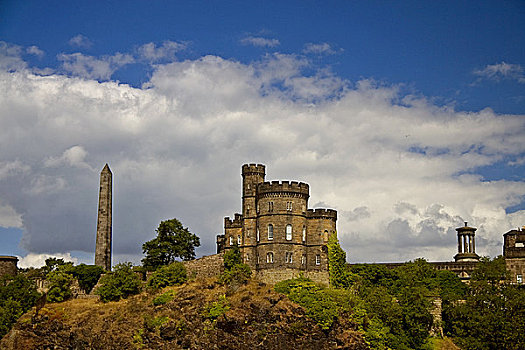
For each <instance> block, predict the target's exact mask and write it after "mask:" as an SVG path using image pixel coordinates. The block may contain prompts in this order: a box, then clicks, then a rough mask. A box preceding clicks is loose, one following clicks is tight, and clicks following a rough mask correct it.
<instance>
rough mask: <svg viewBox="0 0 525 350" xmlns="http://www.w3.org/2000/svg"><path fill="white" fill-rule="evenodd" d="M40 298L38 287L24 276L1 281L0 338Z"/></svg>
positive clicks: (5, 278) (6, 278)
mask: <svg viewBox="0 0 525 350" xmlns="http://www.w3.org/2000/svg"><path fill="white" fill-rule="evenodd" d="M39 297H40V293H38V292H37V290H36V285H35V284H34V283H33V282H32V281H31V280H29V279H28V278H27V277H26V276H24V275H21V274H19V275H16V276H15V277H8V276H4V277H3V278H2V279H0V338H2V337H3V336H4V335H5V334H7V332H9V330H10V329H11V327H12V326H13V324H14V323H15V322H16V320H17V319H18V318H19V317H20V316H21V315H22V314H23V313H25V312H27V311H28V310H29V309H31V307H32V306H33V305H34V304H35V302H36V300H37V299H38V298H39Z"/></svg>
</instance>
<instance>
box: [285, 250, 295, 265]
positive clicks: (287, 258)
mask: <svg viewBox="0 0 525 350" xmlns="http://www.w3.org/2000/svg"><path fill="white" fill-rule="evenodd" d="M284 259H285V261H286V263H287V264H291V263H293V253H292V252H286V253H285V255H284Z"/></svg>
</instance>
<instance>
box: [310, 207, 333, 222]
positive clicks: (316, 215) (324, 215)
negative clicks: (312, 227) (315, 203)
mask: <svg viewBox="0 0 525 350" xmlns="http://www.w3.org/2000/svg"><path fill="white" fill-rule="evenodd" d="M306 217H307V218H309V219H332V220H337V210H334V209H308V210H307V212H306Z"/></svg>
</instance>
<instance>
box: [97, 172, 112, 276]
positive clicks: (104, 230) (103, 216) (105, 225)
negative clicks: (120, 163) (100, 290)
mask: <svg viewBox="0 0 525 350" xmlns="http://www.w3.org/2000/svg"><path fill="white" fill-rule="evenodd" d="M112 180H113V174H112V173H111V170H109V166H108V165H107V164H106V165H105V166H104V169H102V172H101V173H100V192H99V196H98V221H97V246H96V248H95V265H97V266H101V267H103V268H104V269H106V270H107V271H111V210H112V207H111V206H112V204H111V196H112Z"/></svg>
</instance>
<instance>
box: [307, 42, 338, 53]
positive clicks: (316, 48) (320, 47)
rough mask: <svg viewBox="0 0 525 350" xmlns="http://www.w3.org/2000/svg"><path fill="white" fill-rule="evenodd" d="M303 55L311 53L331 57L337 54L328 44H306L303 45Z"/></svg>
mask: <svg viewBox="0 0 525 350" xmlns="http://www.w3.org/2000/svg"><path fill="white" fill-rule="evenodd" d="M303 52H304V53H313V54H317V55H333V54H335V53H337V52H336V51H335V50H334V49H333V48H332V46H331V45H330V44H328V43H319V44H314V43H307V44H305V45H304V49H303Z"/></svg>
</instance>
